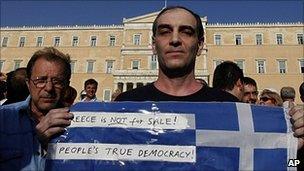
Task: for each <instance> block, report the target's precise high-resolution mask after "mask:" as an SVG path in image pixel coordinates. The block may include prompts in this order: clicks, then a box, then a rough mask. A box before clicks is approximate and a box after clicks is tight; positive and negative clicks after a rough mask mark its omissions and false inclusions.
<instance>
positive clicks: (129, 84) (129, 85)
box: [127, 83, 133, 91]
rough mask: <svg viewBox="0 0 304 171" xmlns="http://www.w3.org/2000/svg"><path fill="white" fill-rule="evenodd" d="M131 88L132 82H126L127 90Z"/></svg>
mask: <svg viewBox="0 0 304 171" xmlns="http://www.w3.org/2000/svg"><path fill="white" fill-rule="evenodd" d="M132 89H133V83H127V91H129V90H132Z"/></svg>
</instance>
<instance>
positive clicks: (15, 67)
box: [13, 60, 22, 70]
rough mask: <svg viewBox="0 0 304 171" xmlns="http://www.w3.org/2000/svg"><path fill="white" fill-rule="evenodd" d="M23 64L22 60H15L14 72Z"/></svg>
mask: <svg viewBox="0 0 304 171" xmlns="http://www.w3.org/2000/svg"><path fill="white" fill-rule="evenodd" d="M21 62H22V60H14V69H13V70H16V69H18V68H20V64H21Z"/></svg>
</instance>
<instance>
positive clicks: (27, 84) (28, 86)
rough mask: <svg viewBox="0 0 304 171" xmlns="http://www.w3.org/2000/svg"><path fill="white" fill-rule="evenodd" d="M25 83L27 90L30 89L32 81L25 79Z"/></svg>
mask: <svg viewBox="0 0 304 171" xmlns="http://www.w3.org/2000/svg"><path fill="white" fill-rule="evenodd" d="M25 83H26V86H27V89H30V79H28V78H27V79H25Z"/></svg>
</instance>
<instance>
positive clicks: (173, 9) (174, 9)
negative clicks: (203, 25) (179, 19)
mask: <svg viewBox="0 0 304 171" xmlns="http://www.w3.org/2000/svg"><path fill="white" fill-rule="evenodd" d="M177 10H182V11H185V12H186V13H188V14H190V15H191V16H192V17H193V19H194V21H195V27H198V26H197V22H196V18H195V16H194V15H193V14H192V13H191V12H189V11H187V10H186V9H183V8H179V7H177V8H172V9H168V10H166V11H165V12H163V13H162V14H161V15H160V16H158V17H157V18H156V24H157V26H158V25H159V24H158V20H159V18H160V17H162V16H163V15H165V14H166V13H168V12H170V11H177Z"/></svg>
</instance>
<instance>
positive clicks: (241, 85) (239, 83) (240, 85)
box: [236, 78, 244, 90]
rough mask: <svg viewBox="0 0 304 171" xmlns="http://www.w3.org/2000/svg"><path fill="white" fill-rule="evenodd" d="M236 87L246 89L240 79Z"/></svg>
mask: <svg viewBox="0 0 304 171" xmlns="http://www.w3.org/2000/svg"><path fill="white" fill-rule="evenodd" d="M236 86H237V87H238V88H240V89H241V90H243V89H244V84H243V82H242V81H241V79H240V78H239V79H238V80H237V82H236Z"/></svg>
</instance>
